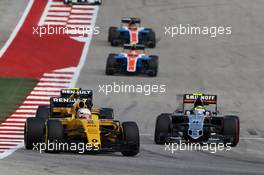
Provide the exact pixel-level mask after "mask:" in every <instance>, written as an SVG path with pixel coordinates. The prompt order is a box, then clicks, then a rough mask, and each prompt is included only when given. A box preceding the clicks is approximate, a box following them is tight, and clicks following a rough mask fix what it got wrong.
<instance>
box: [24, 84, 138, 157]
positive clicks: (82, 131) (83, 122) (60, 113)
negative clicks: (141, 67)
mask: <svg viewBox="0 0 264 175" xmlns="http://www.w3.org/2000/svg"><path fill="white" fill-rule="evenodd" d="M113 118H114V116H113V109H111V108H95V107H93V104H92V91H91V90H81V89H62V90H61V96H60V97H52V98H51V99H50V106H39V108H38V110H37V113H36V117H31V118H27V120H26V124H25V129H24V132H25V133H24V141H25V147H26V149H32V148H33V146H34V145H36V144H38V143H43V142H44V143H45V145H46V147H45V149H46V152H50V153H54V152H55V153H58V152H60V151H69V148H68V147H67V144H68V145H71V144H72V143H76V144H79V143H83V144H89V145H90V147H91V148H93V149H92V150H86V151H96V152H98V151H111V152H112V151H113V152H114V151H120V152H121V153H122V154H123V155H124V156H135V155H136V154H138V152H139V130H138V126H137V124H136V123H135V122H123V123H122V124H121V123H120V122H119V121H117V120H114V119H113ZM50 143H53V144H56V145H62V146H63V147H61V146H55V147H52V148H51V147H49V145H50ZM70 151H72V150H70ZM76 151H78V150H76Z"/></svg>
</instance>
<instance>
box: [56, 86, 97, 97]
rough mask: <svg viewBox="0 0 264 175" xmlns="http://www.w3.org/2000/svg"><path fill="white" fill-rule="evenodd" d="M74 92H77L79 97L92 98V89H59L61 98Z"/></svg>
mask: <svg viewBox="0 0 264 175" xmlns="http://www.w3.org/2000/svg"><path fill="white" fill-rule="evenodd" d="M74 93H76V94H78V95H79V97H80V98H81V99H91V100H92V99H93V91H92V90H81V89H77V88H76V89H61V91H60V96H61V97H62V98H69V97H70V96H71V95H73V94H74Z"/></svg>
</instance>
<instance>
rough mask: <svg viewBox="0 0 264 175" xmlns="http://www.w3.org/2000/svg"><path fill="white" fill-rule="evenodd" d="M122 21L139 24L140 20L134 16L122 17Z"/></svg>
mask: <svg viewBox="0 0 264 175" xmlns="http://www.w3.org/2000/svg"><path fill="white" fill-rule="evenodd" d="M121 22H122V23H133V24H140V23H141V20H140V19H139V18H135V17H123V18H122V19H121Z"/></svg>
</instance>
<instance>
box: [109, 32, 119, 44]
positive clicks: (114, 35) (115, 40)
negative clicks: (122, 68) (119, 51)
mask: <svg viewBox="0 0 264 175" xmlns="http://www.w3.org/2000/svg"><path fill="white" fill-rule="evenodd" d="M116 29H117V27H110V28H109V31H108V41H109V42H110V43H111V46H118V45H119V32H117V31H116Z"/></svg>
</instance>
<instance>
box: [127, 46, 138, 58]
mask: <svg viewBox="0 0 264 175" xmlns="http://www.w3.org/2000/svg"><path fill="white" fill-rule="evenodd" d="M138 55H139V54H138V52H137V50H136V46H134V45H133V46H132V47H131V50H129V52H128V56H129V57H137V56H138Z"/></svg>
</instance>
